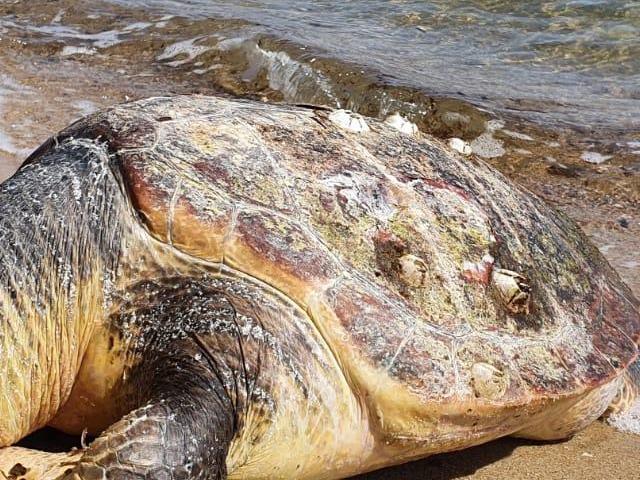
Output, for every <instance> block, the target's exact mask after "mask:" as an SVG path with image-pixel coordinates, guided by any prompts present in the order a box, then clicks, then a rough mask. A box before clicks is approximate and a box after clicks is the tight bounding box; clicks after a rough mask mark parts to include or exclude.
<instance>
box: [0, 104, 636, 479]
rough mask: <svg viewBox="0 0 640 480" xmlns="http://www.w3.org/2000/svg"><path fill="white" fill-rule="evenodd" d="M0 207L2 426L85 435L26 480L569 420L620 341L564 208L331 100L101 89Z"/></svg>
mask: <svg viewBox="0 0 640 480" xmlns="http://www.w3.org/2000/svg"><path fill="white" fill-rule="evenodd" d="M0 202H1V204H2V205H3V206H6V207H3V211H2V212H0V244H1V245H2V250H1V252H0V253H1V254H2V261H1V262H0V308H1V310H0V317H2V318H1V319H2V320H3V329H2V330H1V331H0V335H1V336H0V339H2V344H0V345H2V346H3V347H4V348H6V349H9V350H10V351H12V352H14V353H15V355H13V356H11V358H9V357H6V359H3V360H0V392H3V393H4V394H5V399H4V400H2V401H1V402H0V413H2V414H3V415H0V445H5V446H9V445H11V444H13V443H15V442H16V441H17V440H19V439H20V438H22V437H23V436H25V435H26V434H28V433H29V432H31V431H34V430H36V429H38V428H40V427H42V426H44V425H52V426H54V427H56V428H59V429H61V430H63V431H66V432H69V433H76V434H79V433H81V432H82V431H84V430H87V431H88V432H89V433H91V434H93V435H96V436H97V438H96V439H95V440H94V441H93V442H92V443H91V444H90V445H89V446H88V447H87V448H85V449H83V450H81V451H80V452H76V454H75V455H74V456H73V457H72V459H71V460H69V459H68V458H67V459H66V460H64V461H62V460H60V458H59V457H55V458H51V459H50V463H51V462H52V464H51V465H48V466H46V468H44V467H42V465H41V464H38V463H37V462H32V464H31V465H27V464H28V463H29V462H28V458H31V457H28V456H25V461H24V462H23V463H25V466H26V467H27V469H31V472H32V473H31V474H32V475H36V476H35V477H33V478H64V479H71V478H73V479H86V480H89V479H102V478H116V479H120V478H121V479H129V478H131V479H164V478H167V479H218V478H238V479H241V478H243V479H258V478H288V479H290V478H300V479H334V478H344V477H347V476H350V475H353V474H357V473H362V472H365V471H369V470H373V469H376V468H381V467H383V466H388V465H393V464H397V463H402V462H406V461H410V460H413V459H417V458H422V457H425V456H428V455H430V454H433V453H438V452H444V451H450V450H456V449H461V448H466V447H469V446H472V445H476V444H479V443H483V442H486V441H489V440H492V439H494V438H498V437H501V436H505V435H517V436H523V437H526V438H533V439H547V440H549V439H560V438H566V437H568V436H570V435H572V434H573V433H575V432H576V431H578V430H580V429H581V428H584V427H585V426H586V425H588V424H589V423H590V422H592V421H593V420H595V419H596V418H598V417H599V416H600V415H601V414H602V413H603V412H604V411H605V410H606V409H607V407H608V406H609V404H610V403H611V402H612V401H613V399H614V398H615V397H616V395H617V394H618V392H619V390H620V388H621V387H622V386H623V385H628V383H629V382H628V380H627V379H628V378H629V377H628V376H625V375H626V373H625V372H627V371H628V368H629V365H630V364H631V363H632V362H633V361H634V359H635V358H636V357H637V354H638V342H639V340H640V315H639V313H638V308H639V304H638V301H637V300H636V299H635V298H634V297H633V295H632V294H631V292H630V291H629V289H628V287H626V286H625V285H624V284H623V282H622V281H621V280H620V278H619V277H618V275H617V274H616V273H615V272H614V271H613V269H612V268H611V267H610V266H609V265H608V264H607V262H606V261H605V260H604V258H603V257H602V255H601V254H600V253H599V252H598V250H597V249H596V248H595V247H594V246H593V245H592V244H591V243H590V242H589V241H588V240H587V239H586V238H585V236H584V234H583V233H582V232H581V231H580V229H579V228H578V227H577V226H576V225H575V224H574V223H573V222H571V221H570V220H569V219H567V218H566V217H565V216H564V215H562V214H560V213H559V212H556V211H555V210H553V209H551V208H550V207H548V206H547V205H545V204H544V202H542V201H541V200H540V199H539V198H538V197H536V196H535V195H533V194H532V193H530V192H527V191H525V190H523V189H522V188H521V187H518V186H515V185H513V184H511V183H509V182H508V181H507V180H506V179H505V178H504V177H503V176H502V175H500V174H499V173H497V172H496V171H495V170H493V169H492V168H490V167H489V166H487V165H486V164H485V163H483V162H482V161H480V160H479V159H477V158H474V157H472V158H464V157H461V156H460V155H458V154H456V153H455V152H453V151H451V150H449V149H448V148H447V147H446V146H444V145H443V144H441V143H439V142H438V141H437V140H435V139H433V138H430V137H428V136H427V135H424V134H422V133H419V132H413V131H411V130H408V131H405V132H399V131H397V130H395V129H394V128H393V127H392V126H391V125H387V124H384V123H382V122H379V121H376V120H373V119H363V118H361V117H358V116H355V115H352V114H350V113H349V112H343V111H339V112H336V111H333V110H330V109H326V108H316V107H308V106H286V105H267V104H263V103H259V102H253V101H247V100H234V99H227V98H222V97H205V96H178V97H166V98H152V99H147V100H142V101H138V102H133V103H129V104H124V105H119V106H116V107H113V108H110V109H107V110H105V111H102V112H99V113H97V114H94V115H92V116H89V117H87V118H85V119H83V120H80V121H79V122H77V123H75V124H73V125H71V126H70V127H69V128H67V129H65V130H63V131H62V132H60V133H59V134H58V135H56V136H55V137H53V138H52V139H51V140H50V141H48V142H47V143H45V144H44V145H43V146H42V147H41V148H40V149H38V150H37V151H36V152H34V154H33V155H31V157H29V158H28V159H27V161H26V162H25V163H24V165H23V166H22V167H21V169H20V170H19V171H18V172H17V174H16V175H15V176H14V177H12V178H11V179H10V180H8V181H7V182H5V183H4V184H2V186H1V187H0ZM14 358H19V359H20V360H19V361H17V360H14ZM634 382H635V381H634ZM627 391H630V389H629V388H627ZM5 452H9V451H5ZM11 452H15V450H11ZM7 455H9V453H6V455H5V454H3V452H2V451H0V467H1V466H2V465H4V463H3V462H6V461H7V460H6V459H7V458H8V456H7ZM12 455H19V454H15V453H12ZM25 455H26V454H25ZM9 463H11V462H9ZM41 463H42V462H41ZM52 465H53V466H52ZM36 472H38V473H37V474H36ZM43 472H44V473H43ZM27 474H29V472H27ZM25 478H26V477H25Z"/></svg>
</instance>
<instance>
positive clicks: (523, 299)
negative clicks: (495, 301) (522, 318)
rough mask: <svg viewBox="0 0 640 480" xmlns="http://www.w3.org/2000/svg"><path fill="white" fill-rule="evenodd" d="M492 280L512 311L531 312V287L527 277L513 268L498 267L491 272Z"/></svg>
mask: <svg viewBox="0 0 640 480" xmlns="http://www.w3.org/2000/svg"><path fill="white" fill-rule="evenodd" d="M491 281H492V283H493V285H494V287H495V289H496V290H497V292H498V295H499V296H500V299H501V300H502V301H503V302H504V304H505V306H506V307H507V309H508V310H509V311H510V312H511V313H513V314H523V313H524V314H528V313H529V304H530V301H531V287H530V286H529V282H528V281H527V279H526V278H525V277H523V276H522V275H520V274H519V273H516V272H513V271H511V270H505V269H503V268H496V269H494V270H493V272H492V274H491Z"/></svg>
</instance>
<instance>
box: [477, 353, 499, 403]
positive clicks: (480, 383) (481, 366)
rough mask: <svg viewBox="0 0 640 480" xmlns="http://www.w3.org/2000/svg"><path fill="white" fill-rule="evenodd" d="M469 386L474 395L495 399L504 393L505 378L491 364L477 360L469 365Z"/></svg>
mask: <svg viewBox="0 0 640 480" xmlns="http://www.w3.org/2000/svg"><path fill="white" fill-rule="evenodd" d="M471 386H472V387H473V391H474V393H475V396H476V397H478V398H488V399H491V400H496V399H498V398H500V397H502V396H503V395H504V393H505V391H506V389H507V379H506V378H505V376H504V373H503V372H502V371H501V370H499V369H497V368H496V367H494V366H493V365H490V364H488V363H484V362H477V363H474V364H473V366H472V367H471Z"/></svg>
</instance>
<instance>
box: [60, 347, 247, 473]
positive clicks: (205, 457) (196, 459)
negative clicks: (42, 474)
mask: <svg viewBox="0 0 640 480" xmlns="http://www.w3.org/2000/svg"><path fill="white" fill-rule="evenodd" d="M202 347H203V345H202V344H201V343H200V342H199V341H198V338H197V336H192V337H191V338H190V339H187V340H183V341H180V342H179V344H178V345H176V348H175V349H171V348H170V349H167V350H166V351H165V352H163V353H162V354H160V355H158V356H156V358H154V360H153V361H152V362H148V363H147V364H146V365H145V366H143V367H142V368H140V370H139V372H138V373H137V375H140V380H143V378H144V379H146V380H144V381H141V382H140V384H141V385H145V389H147V388H148V394H147V395H145V396H147V398H148V401H147V402H145V403H144V405H143V406H141V407H139V408H137V409H136V410H134V411H133V412H131V413H130V414H128V415H127V416H125V417H124V418H123V419H121V420H120V421H119V422H117V423H115V424H114V425H112V426H111V427H110V428H109V429H107V430H106V431H105V432H104V433H103V434H102V435H101V436H100V437H98V438H97V439H96V440H95V441H94V442H93V443H92V444H91V446H90V447H89V448H88V449H87V450H86V451H85V453H84V454H83V455H82V457H81V459H80V462H79V463H78V464H77V465H75V467H73V469H72V471H70V472H68V473H67V475H66V476H64V480H71V479H73V480H78V479H82V480H94V479H95V480H98V479H119V480H129V479H131V480H133V479H136V480H142V479H144V480H164V479H167V480H169V479H171V480H181V479H184V480H187V479H188V480H195V479H202V480H205V479H206V480H214V479H223V478H226V466H225V459H226V456H227V451H228V448H229V443H230V442H231V439H232V437H233V435H234V431H235V414H234V411H235V408H234V405H233V402H232V400H231V397H230V396H229V395H228V394H227V391H226V390H225V388H224V386H223V385H222V383H221V379H220V377H218V376H217V375H216V374H215V373H214V372H213V371H212V369H211V368H210V367H211V366H210V365H209V364H208V362H207V361H206V352H204V354H203V353H200V352H201V348H202ZM203 355H205V356H203ZM136 383H138V382H136Z"/></svg>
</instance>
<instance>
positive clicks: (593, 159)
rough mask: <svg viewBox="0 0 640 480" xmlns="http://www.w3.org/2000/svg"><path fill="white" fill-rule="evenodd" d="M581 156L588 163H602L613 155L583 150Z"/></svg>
mask: <svg viewBox="0 0 640 480" xmlns="http://www.w3.org/2000/svg"><path fill="white" fill-rule="evenodd" d="M580 158H581V159H582V160H584V161H585V162H587V163H593V164H595V165H600V164H601V163H604V162H606V161H607V160H610V159H611V158H613V157H612V155H602V154H601V153H598V152H582V155H581V156H580Z"/></svg>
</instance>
